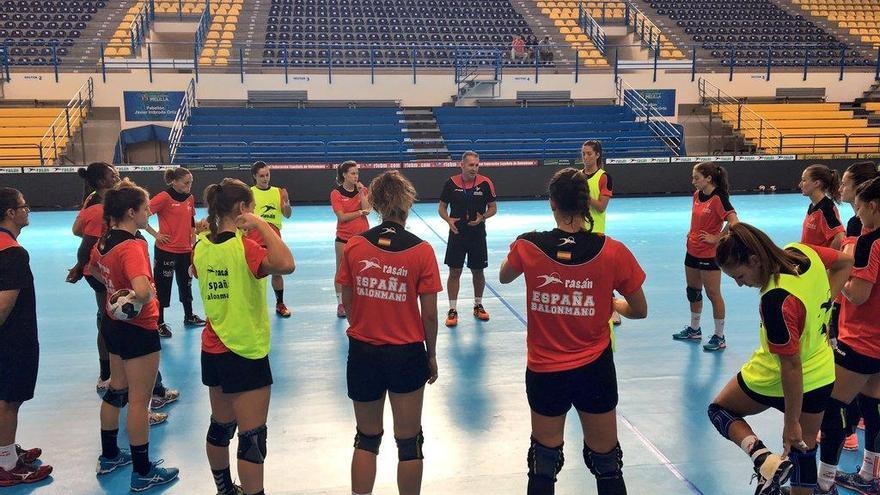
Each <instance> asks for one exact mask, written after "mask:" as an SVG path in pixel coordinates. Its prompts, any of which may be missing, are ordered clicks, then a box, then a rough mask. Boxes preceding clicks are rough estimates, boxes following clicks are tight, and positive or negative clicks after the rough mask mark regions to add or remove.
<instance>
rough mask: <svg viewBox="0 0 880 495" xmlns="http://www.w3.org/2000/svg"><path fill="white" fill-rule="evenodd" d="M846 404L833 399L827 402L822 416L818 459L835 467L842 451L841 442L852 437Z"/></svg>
mask: <svg viewBox="0 0 880 495" xmlns="http://www.w3.org/2000/svg"><path fill="white" fill-rule="evenodd" d="M847 407H848V406H847V404H845V403H843V402H841V401H839V400H837V399H835V398H833V397H832V398H830V399H829V400H828V406H827V407H826V408H825V415H824V416H822V440H821V442H820V443H821V447H822V449H821V452H820V458H821V460H822V462H824V463H825V464H832V465H837V464H838V463H839V462H840V453H841V451H842V450H843V441H844V440H846V437H848V436H850V435H852V433H853V431H854V430H853V425H852V424H850V422H849V419H848V418H847V413H846V409H847Z"/></svg>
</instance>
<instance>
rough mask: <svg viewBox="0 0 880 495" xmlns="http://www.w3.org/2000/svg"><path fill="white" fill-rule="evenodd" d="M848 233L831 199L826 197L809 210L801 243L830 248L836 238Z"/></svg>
mask: <svg viewBox="0 0 880 495" xmlns="http://www.w3.org/2000/svg"><path fill="white" fill-rule="evenodd" d="M841 232H846V229H844V228H843V225H842V224H841V223H840V213H838V212H837V206H835V205H834V201H831V198H828V197H824V198H822V200H821V201H819V202H818V203H816V205H815V206H814V205H812V204H811V205H810V206H809V207H808V208H807V216H806V217H805V218H804V227H803V230H802V231H801V242H802V243H804V244H810V245H814V246H822V247H828V246H830V245H831V241H832V240H834V237H835V236H836V235H837V234H839V233H841Z"/></svg>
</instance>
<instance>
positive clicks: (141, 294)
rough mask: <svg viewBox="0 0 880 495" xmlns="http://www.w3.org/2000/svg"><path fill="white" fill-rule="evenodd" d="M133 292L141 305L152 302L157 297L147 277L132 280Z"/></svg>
mask: <svg viewBox="0 0 880 495" xmlns="http://www.w3.org/2000/svg"><path fill="white" fill-rule="evenodd" d="M131 290H132V291H134V297H135V299H136V300H137V301H138V302H139V303H141V304H146V303H148V302H150V300H151V299H153V296H154V295H155V294H154V293H153V284H151V283H150V279H149V278H147V276H146V275H139V276H137V277H135V278H133V279H131Z"/></svg>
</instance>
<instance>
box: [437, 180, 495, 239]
mask: <svg viewBox="0 0 880 495" xmlns="http://www.w3.org/2000/svg"><path fill="white" fill-rule="evenodd" d="M440 201H443V202H444V203H446V204H448V205H449V216H450V217H453V218H458V221H457V222H455V226H456V228H458V232H459V234H462V235H475V234H476V235H486V223H485V222H480V223H479V224H477V225H476V226H475V227H471V226H469V225H468V224H467V223H468V222H469V221H471V220H472V219H474V218H476V216H477V213H479V214H481V215H483V214H485V213H486V209H487V208H488V207H489V203H494V202H495V186H494V185H493V184H492V181H491V180H489V178H488V177H485V176H482V175H479V174H477V176H476V178H474V180H473V181H469V180H465V179H464V178H463V177H462V174H457V175H454V176H452V177H450V178H449V179H447V180H446V183H445V184H443V192H442V193H440ZM451 234H452V231H450V235H451Z"/></svg>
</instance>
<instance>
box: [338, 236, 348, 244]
mask: <svg viewBox="0 0 880 495" xmlns="http://www.w3.org/2000/svg"><path fill="white" fill-rule="evenodd" d="M336 242H338V243H339V244H348V241H344V240H342V239H341V238H339V237H337V238H336Z"/></svg>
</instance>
